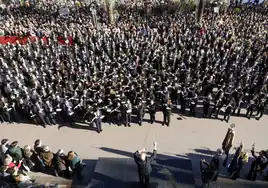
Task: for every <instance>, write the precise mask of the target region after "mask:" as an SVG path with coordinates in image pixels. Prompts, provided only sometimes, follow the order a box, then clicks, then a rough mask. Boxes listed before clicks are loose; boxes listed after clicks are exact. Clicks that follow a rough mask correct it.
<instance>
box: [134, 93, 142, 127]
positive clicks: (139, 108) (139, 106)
mask: <svg viewBox="0 0 268 188" xmlns="http://www.w3.org/2000/svg"><path fill="white" fill-rule="evenodd" d="M133 109H135V113H136V114H137V118H138V124H139V125H140V126H141V125H142V120H143V114H144V104H143V103H142V100H141V99H140V98H139V99H138V104H137V105H136V106H135V108H133Z"/></svg>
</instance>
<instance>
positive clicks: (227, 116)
mask: <svg viewBox="0 0 268 188" xmlns="http://www.w3.org/2000/svg"><path fill="white" fill-rule="evenodd" d="M232 110H233V105H232V102H230V103H229V104H228V105H227V106H226V108H225V112H224V117H223V119H222V121H223V120H225V121H226V122H227V123H228V122H229V119H230V116H231V113H232Z"/></svg>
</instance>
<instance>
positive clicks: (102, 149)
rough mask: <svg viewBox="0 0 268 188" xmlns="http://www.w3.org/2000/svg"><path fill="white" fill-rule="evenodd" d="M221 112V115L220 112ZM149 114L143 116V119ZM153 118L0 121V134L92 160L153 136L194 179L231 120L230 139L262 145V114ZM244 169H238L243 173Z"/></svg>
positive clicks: (124, 153) (127, 150) (148, 143)
mask: <svg viewBox="0 0 268 188" xmlns="http://www.w3.org/2000/svg"><path fill="white" fill-rule="evenodd" d="M220 117H221V116H220ZM148 118H149V117H148V116H147V114H146V116H145V119H148ZM156 119H157V122H156V123H155V124H149V123H146V122H145V123H144V124H143V126H139V125H137V124H134V123H133V124H132V127H124V126H122V127H117V126H115V125H108V124H104V125H103V132H102V133H101V134H98V133H97V132H95V131H92V130H89V129H88V127H87V126H85V125H76V126H75V127H74V128H71V127H62V128H60V129H58V126H48V127H47V128H43V127H41V126H36V125H33V124H1V127H0V131H1V133H0V135H1V136H0V138H1V139H3V138H9V139H10V140H11V141H13V140H18V141H19V143H20V146H24V145H26V144H31V145H33V143H34V141H35V140H36V139H41V140H42V141H43V143H44V144H45V145H48V146H50V148H51V149H52V150H53V151H55V152H56V151H57V150H58V149H59V148H62V149H64V151H65V152H68V151H69V150H74V151H76V152H77V153H78V154H79V155H80V156H81V158H82V159H84V160H92V159H97V158H99V157H113V158H125V157H130V156H131V153H133V152H134V151H135V150H137V149H141V148H143V147H145V148H147V149H148V150H152V144H153V141H156V142H157V143H158V149H159V151H158V152H159V153H160V154H162V155H166V156H174V157H182V158H189V159H191V160H192V166H193V171H194V174H195V178H196V182H197V183H198V177H199V176H200V173H199V160H200V157H207V156H210V155H211V154H213V152H214V151H215V150H216V149H217V148H219V147H221V143H222V141H223V138H224V136H225V134H226V131H227V129H228V127H229V125H230V124H231V123H235V124H236V135H235V144H236V145H238V143H239V141H242V142H243V143H244V144H245V149H246V150H250V149H251V146H252V144H253V143H255V145H256V151H258V150H261V149H267V148H268V146H267V132H268V117H267V115H264V117H263V118H262V119H261V120H259V121H257V120H255V119H251V120H248V119H247V118H244V117H231V119H230V122H229V123H226V122H224V121H220V120H216V119H203V118H190V117H181V116H179V115H177V114H173V115H172V118H171V125H170V127H166V126H162V125H161V121H162V114H161V113H160V112H159V113H158V114H157V118H156ZM246 173H247V171H244V172H243V173H242V176H243V177H244V176H245V175H246Z"/></svg>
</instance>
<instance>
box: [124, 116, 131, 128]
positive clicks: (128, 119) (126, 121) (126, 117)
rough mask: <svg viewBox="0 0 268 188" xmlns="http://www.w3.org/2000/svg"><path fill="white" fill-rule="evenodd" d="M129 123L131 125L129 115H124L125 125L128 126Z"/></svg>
mask: <svg viewBox="0 0 268 188" xmlns="http://www.w3.org/2000/svg"><path fill="white" fill-rule="evenodd" d="M130 123H131V113H126V114H125V125H126V126H127V125H128V126H130Z"/></svg>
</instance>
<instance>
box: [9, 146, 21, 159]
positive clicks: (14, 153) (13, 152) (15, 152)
mask: <svg viewBox="0 0 268 188" xmlns="http://www.w3.org/2000/svg"><path fill="white" fill-rule="evenodd" d="M7 153H8V154H9V155H10V156H11V157H12V158H13V160H14V161H16V162H18V161H19V160H21V159H22V150H21V148H20V147H18V146H17V147H12V148H9V150H8V151H7Z"/></svg>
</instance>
